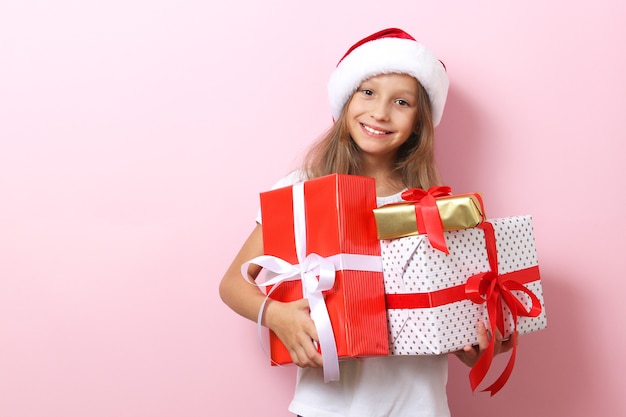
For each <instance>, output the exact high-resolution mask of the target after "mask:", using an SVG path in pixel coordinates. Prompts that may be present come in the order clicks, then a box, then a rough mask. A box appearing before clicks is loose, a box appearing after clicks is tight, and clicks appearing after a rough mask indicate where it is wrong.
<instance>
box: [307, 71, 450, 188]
mask: <svg viewBox="0 0 626 417" xmlns="http://www.w3.org/2000/svg"><path fill="white" fill-rule="evenodd" d="M353 96H354V93H353ZM417 96H418V100H417V107H418V112H417V114H418V115H417V118H416V120H415V124H414V125H413V133H412V134H411V136H410V137H409V139H407V141H406V142H405V143H404V144H402V146H400V148H399V149H398V153H397V158H396V164H395V168H394V173H395V174H397V176H398V178H399V179H400V180H401V181H402V183H403V184H404V186H405V187H407V188H414V187H418V188H425V189H427V188H429V187H431V186H433V185H440V178H439V173H438V171H437V168H436V166H435V146H434V139H435V129H434V126H433V118H432V111H431V105H430V100H429V97H428V94H427V93H426V90H424V88H423V87H422V85H421V84H420V83H419V82H418V94H417ZM351 100H352V97H350V100H348V101H347V102H346V104H345V105H344V107H343V110H342V111H341V114H340V115H339V117H338V118H337V120H336V121H335V123H334V124H333V125H332V126H331V127H330V129H329V130H328V131H327V132H326V133H325V134H324V135H323V136H322V137H321V138H320V139H319V140H318V141H317V142H316V143H314V144H313V146H312V147H311V148H310V149H309V151H308V153H307V154H306V156H305V158H304V169H305V172H306V174H307V177H308V178H309V179H310V178H316V177H321V176H323V175H329V174H334V173H337V174H351V175H359V174H360V172H361V166H362V151H361V150H360V149H359V147H358V146H357V145H356V143H355V142H354V140H352V138H351V137H350V134H349V132H348V128H347V124H346V117H345V113H346V108H347V107H348V106H349V104H350V101H351Z"/></svg>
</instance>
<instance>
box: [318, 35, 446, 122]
mask: <svg viewBox="0 0 626 417" xmlns="http://www.w3.org/2000/svg"><path fill="white" fill-rule="evenodd" d="M391 73H398V74H408V75H411V76H412V77H415V78H416V79H417V80H418V81H419V82H420V84H421V85H422V86H423V87H424V89H425V90H426V92H427V93H428V98H429V99H430V104H431V108H432V117H433V125H434V126H437V125H438V124H439V122H440V121H441V117H442V116H443V108H444V106H445V104H446V97H447V95H448V86H449V81H448V75H447V74H446V68H445V66H444V65H443V63H442V62H441V61H439V60H438V59H437V57H436V56H435V54H434V53H432V52H431V51H430V50H428V49H426V47H425V46H424V45H422V44H420V43H419V42H417V41H416V40H415V39H414V38H413V37H412V36H411V35H409V34H408V33H406V32H405V31H403V30H401V29H396V28H390V29H384V30H381V31H380V32H376V33H374V34H372V35H370V36H368V37H366V38H364V39H362V40H360V41H359V42H357V43H356V44H354V45H353V46H352V47H351V48H350V49H349V50H348V52H346V54H345V55H344V56H343V58H341V60H340V61H339V63H338V64H337V67H336V68H335V70H334V71H333V73H332V74H331V76H330V80H329V82H328V97H329V100H330V106H331V111H332V115H333V117H334V119H335V120H337V118H338V117H339V115H340V114H341V111H342V109H343V107H344V105H345V104H346V102H347V101H348V100H349V99H350V97H351V96H352V94H353V93H354V91H356V89H357V88H358V87H359V85H360V84H361V82H363V81H365V80H367V79H368V78H371V77H373V76H376V75H380V74H391Z"/></svg>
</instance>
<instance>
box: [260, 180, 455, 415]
mask: <svg viewBox="0 0 626 417" xmlns="http://www.w3.org/2000/svg"><path fill="white" fill-rule="evenodd" d="M302 179H304V178H303V176H302V173H301V172H299V171H295V172H293V173H291V174H290V175H288V176H287V177H285V178H283V179H281V180H280V181H279V182H278V183H276V185H275V186H274V187H272V188H280V187H285V186H287V185H290V184H293V183H295V182H297V181H300V180H302ZM397 201H401V198H400V194H396V195H392V196H388V197H378V198H377V202H378V205H379V206H381V205H384V204H388V203H392V202H397ZM257 221H258V222H259V223H260V222H261V218H260V216H259V217H258V218H257ZM339 367H340V372H341V374H340V375H341V377H340V380H339V381H333V382H328V383H325V382H324V375H323V371H322V369H320V368H298V374H297V380H296V388H295V393H294V398H293V400H292V401H291V404H290V405H289V411H291V412H292V413H296V414H298V415H301V416H303V417H449V416H450V411H449V409H448V400H447V396H446V383H447V380H448V357H447V355H424V356H388V357H373V358H363V359H355V360H342V361H341V362H340V364H339Z"/></svg>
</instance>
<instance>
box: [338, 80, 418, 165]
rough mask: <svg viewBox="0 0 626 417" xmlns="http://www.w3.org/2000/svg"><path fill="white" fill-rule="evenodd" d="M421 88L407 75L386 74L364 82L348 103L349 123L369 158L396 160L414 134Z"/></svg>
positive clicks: (351, 131)
mask: <svg viewBox="0 0 626 417" xmlns="http://www.w3.org/2000/svg"><path fill="white" fill-rule="evenodd" d="M418 88H419V85H418V82H417V80H416V79H415V78H413V77H411V76H410V75H407V74H382V75H377V76H375V77H372V78H370V79H368V80H365V81H363V82H362V83H361V85H360V86H359V88H358V89H357V91H356V92H355V93H354V95H353V96H352V99H351V100H350V102H349V103H348V108H347V109H346V123H347V126H348V131H349V132H350V136H351V137H352V139H353V140H354V142H355V143H356V144H357V146H358V147H359V148H360V149H361V151H363V153H364V154H365V155H366V159H368V158H367V157H370V158H372V157H373V158H377V159H379V160H380V161H385V160H389V162H391V161H394V160H395V156H396V153H397V151H398V148H399V147H400V146H401V145H402V144H403V143H404V142H406V141H407V139H408V138H409V137H410V136H411V133H412V132H413V126H414V124H415V121H416V119H417V116H418V107H417V97H418ZM370 160H371V159H370Z"/></svg>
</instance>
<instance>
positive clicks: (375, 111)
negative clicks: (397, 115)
mask: <svg viewBox="0 0 626 417" xmlns="http://www.w3.org/2000/svg"><path fill="white" fill-rule="evenodd" d="M370 117H372V118H373V119H374V120H389V106H388V105H387V104H386V103H385V102H383V101H376V103H374V104H373V106H372V110H371V112H370Z"/></svg>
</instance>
